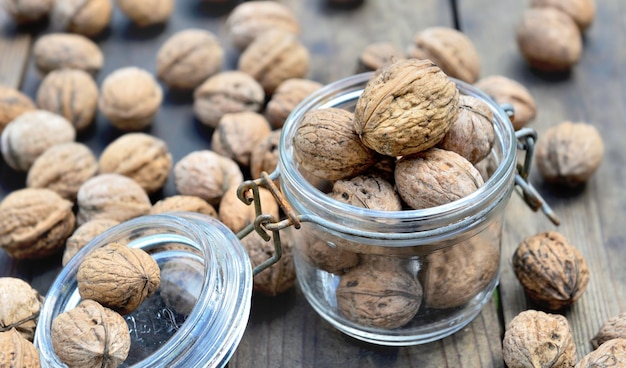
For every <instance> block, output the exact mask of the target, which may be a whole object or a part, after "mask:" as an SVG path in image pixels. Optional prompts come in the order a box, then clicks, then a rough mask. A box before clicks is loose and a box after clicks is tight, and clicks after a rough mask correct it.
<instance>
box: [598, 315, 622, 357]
mask: <svg viewBox="0 0 626 368" xmlns="http://www.w3.org/2000/svg"><path fill="white" fill-rule="evenodd" d="M618 338H622V339H626V313H620V314H618V315H617V316H613V317H611V318H609V319H607V320H606V321H605V322H604V323H603V324H602V326H601V327H600V330H599V331H598V333H597V334H596V335H595V336H594V337H593V339H591V346H593V348H594V349H597V348H598V347H599V346H600V345H602V344H604V343H605V342H607V341H609V340H612V339H618Z"/></svg>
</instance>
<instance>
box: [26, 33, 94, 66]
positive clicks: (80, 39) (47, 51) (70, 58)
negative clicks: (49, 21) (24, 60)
mask: <svg viewBox="0 0 626 368" xmlns="http://www.w3.org/2000/svg"><path fill="white" fill-rule="evenodd" d="M33 57H34V59H35V66H36V67H37V70H39V72H40V73H41V74H43V75H45V74H48V73H49V72H50V71H52V70H55V69H62V68H72V69H82V70H84V71H86V72H87V73H89V74H91V75H96V74H97V73H98V72H99V71H100V68H102V64H103V63H104V56H103V55H102V51H100V48H99V47H98V45H96V44H95V43H94V42H93V41H91V40H90V39H88V38H87V37H85V36H81V35H78V34H69V33H50V34H47V35H44V36H41V37H39V38H38V39H37V41H35V44H34V45H33Z"/></svg>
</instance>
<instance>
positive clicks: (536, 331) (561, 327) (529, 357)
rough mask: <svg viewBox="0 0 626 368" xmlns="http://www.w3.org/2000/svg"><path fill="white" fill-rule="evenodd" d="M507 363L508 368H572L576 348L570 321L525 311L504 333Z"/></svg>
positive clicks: (503, 345)
mask: <svg viewBox="0 0 626 368" xmlns="http://www.w3.org/2000/svg"><path fill="white" fill-rule="evenodd" d="M502 354H503V356H504V362H505V363H506V365H507V366H508V367H528V368H532V367H555V368H556V367H573V366H574V364H576V345H575V344H574V339H573V338H572V333H571V331H570V327H569V323H568V322H567V319H566V318H565V317H563V316H561V315H558V314H548V313H544V312H540V311H536V310H526V311H523V312H521V313H520V314H518V315H517V316H516V317H515V318H513V320H511V322H510V323H509V326H508V328H507V330H506V332H505V333H504V340H503V343H502Z"/></svg>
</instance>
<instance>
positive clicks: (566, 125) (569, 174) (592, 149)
mask: <svg viewBox="0 0 626 368" xmlns="http://www.w3.org/2000/svg"><path fill="white" fill-rule="evenodd" d="M603 156H604V143H603V142H602V137H601V136H600V133H599V132H598V130H597V129H596V128H595V127H594V126H593V125H591V124H587V123H582V122H579V123H572V122H569V121H566V122H563V123H560V124H558V125H555V126H553V127H551V128H550V129H548V130H547V131H546V132H545V133H544V134H543V136H542V137H541V138H540V139H539V140H537V145H536V146H535V162H536V163H537V168H538V169H539V172H540V173H541V175H542V176H543V178H544V179H545V180H546V181H548V182H550V183H556V184H562V185H567V186H571V187H574V186H578V185H580V184H583V183H585V182H586V181H587V180H589V179H590V178H591V176H592V175H593V174H594V173H595V172H596V171H597V170H598V167H599V166H600V164H601V163H602V158H603Z"/></svg>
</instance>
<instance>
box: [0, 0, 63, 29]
mask: <svg viewBox="0 0 626 368" xmlns="http://www.w3.org/2000/svg"><path fill="white" fill-rule="evenodd" d="M0 7H3V8H4V10H6V12H7V13H8V14H9V15H10V16H11V18H13V20H14V21H15V22H16V23H17V24H28V23H34V22H38V21H40V20H42V19H44V18H46V17H47V16H48V14H49V13H50V9H52V0H4V1H2V2H0Z"/></svg>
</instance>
